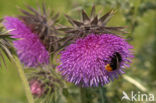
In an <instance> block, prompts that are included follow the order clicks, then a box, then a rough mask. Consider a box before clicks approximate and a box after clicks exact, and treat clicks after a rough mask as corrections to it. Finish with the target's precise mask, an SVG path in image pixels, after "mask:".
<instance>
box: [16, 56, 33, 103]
mask: <svg viewBox="0 0 156 103" xmlns="http://www.w3.org/2000/svg"><path fill="white" fill-rule="evenodd" d="M14 62H15V64H16V66H17V70H18V73H19V76H20V78H21V80H22V83H23V86H24V89H25V93H26V96H27V99H28V102H29V103H34V99H33V96H32V94H31V91H30V87H29V83H28V81H27V79H26V76H25V74H24V71H23V68H22V66H21V64H20V61H19V60H18V58H16V57H15V60H14Z"/></svg>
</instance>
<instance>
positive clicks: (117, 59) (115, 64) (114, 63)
mask: <svg viewBox="0 0 156 103" xmlns="http://www.w3.org/2000/svg"><path fill="white" fill-rule="evenodd" d="M121 61H122V57H121V55H120V54H119V53H118V52H115V53H114V54H113V56H112V58H111V61H110V63H109V64H107V65H106V66H105V69H106V70H107V71H109V72H111V71H114V70H116V69H118V68H119V67H120V63H121Z"/></svg>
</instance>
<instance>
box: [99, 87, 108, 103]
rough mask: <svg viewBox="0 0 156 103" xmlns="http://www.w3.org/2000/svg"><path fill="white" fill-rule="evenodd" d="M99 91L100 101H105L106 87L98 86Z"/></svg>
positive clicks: (103, 102)
mask: <svg viewBox="0 0 156 103" xmlns="http://www.w3.org/2000/svg"><path fill="white" fill-rule="evenodd" d="M99 92H100V95H101V102H100V103H107V97H106V88H105V87H100V88H99Z"/></svg>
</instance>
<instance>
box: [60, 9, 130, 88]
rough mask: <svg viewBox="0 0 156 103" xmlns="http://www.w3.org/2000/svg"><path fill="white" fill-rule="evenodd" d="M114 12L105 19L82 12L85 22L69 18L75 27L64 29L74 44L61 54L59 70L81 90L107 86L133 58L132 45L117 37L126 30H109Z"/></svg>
mask: <svg viewBox="0 0 156 103" xmlns="http://www.w3.org/2000/svg"><path fill="white" fill-rule="evenodd" d="M113 13H114V12H113V11H112V10H111V11H110V12H108V13H106V14H105V15H104V16H102V17H100V18H99V17H98V16H97V15H95V7H93V8H92V12H91V17H89V16H88V15H87V14H86V13H85V11H84V10H82V21H77V20H74V19H72V18H71V17H69V16H67V19H68V21H69V22H70V23H71V24H72V25H73V27H63V28H60V30H63V31H64V32H65V33H66V34H68V36H69V37H68V38H71V40H72V41H73V42H72V43H71V44H70V45H69V46H67V47H66V48H65V49H64V50H63V51H61V52H60V55H61V57H60V58H61V59H60V61H61V64H60V65H59V66H58V70H59V71H60V72H61V74H62V75H63V77H64V78H65V79H66V80H67V81H69V82H72V83H75V84H76V85H80V86H82V87H89V86H90V87H92V86H94V87H97V86H100V85H101V86H103V85H105V84H108V83H109V82H110V81H111V80H112V81H113V80H114V79H115V78H118V77H119V76H120V75H121V74H123V73H124V71H123V70H124V69H125V68H126V67H128V65H129V63H130V62H131V58H132V57H133V53H132V52H131V50H130V49H132V48H133V47H132V46H131V45H129V44H128V43H127V42H126V40H125V39H124V38H122V37H121V36H118V35H117V34H118V33H126V32H125V31H124V30H123V29H124V27H107V26H106V23H107V22H108V21H109V19H110V17H111V16H112V15H113Z"/></svg>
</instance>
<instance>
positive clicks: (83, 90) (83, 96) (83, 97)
mask: <svg viewBox="0 0 156 103" xmlns="http://www.w3.org/2000/svg"><path fill="white" fill-rule="evenodd" d="M80 92H81V94H80V95H81V103H87V100H86V89H85V88H80Z"/></svg>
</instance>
